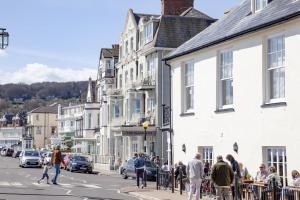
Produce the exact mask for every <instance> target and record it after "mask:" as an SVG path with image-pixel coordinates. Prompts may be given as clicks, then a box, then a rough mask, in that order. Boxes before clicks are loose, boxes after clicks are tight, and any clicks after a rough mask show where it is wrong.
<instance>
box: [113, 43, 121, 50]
mask: <svg viewBox="0 0 300 200" xmlns="http://www.w3.org/2000/svg"><path fill="white" fill-rule="evenodd" d="M112 48H113V49H119V48H120V45H118V44H113V45H112Z"/></svg>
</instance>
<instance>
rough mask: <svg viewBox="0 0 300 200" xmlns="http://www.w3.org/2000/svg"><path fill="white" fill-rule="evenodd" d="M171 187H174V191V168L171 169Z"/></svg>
mask: <svg viewBox="0 0 300 200" xmlns="http://www.w3.org/2000/svg"><path fill="white" fill-rule="evenodd" d="M171 182H172V183H171V187H172V193H174V192H175V191H174V168H173V167H172V169H171Z"/></svg>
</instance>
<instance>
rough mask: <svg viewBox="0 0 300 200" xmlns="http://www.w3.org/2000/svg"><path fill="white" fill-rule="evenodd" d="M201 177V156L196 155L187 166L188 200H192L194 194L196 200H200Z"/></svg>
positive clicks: (202, 172)
mask: <svg viewBox="0 0 300 200" xmlns="http://www.w3.org/2000/svg"><path fill="white" fill-rule="evenodd" d="M203 175H204V171H203V163H202V161H201V155H200V154H199V153H197V154H196V155H195V158H194V159H193V160H191V161H190V162H189V163H188V165H187V177H188V179H189V181H190V191H189V197H188V199H189V200H191V199H192V198H193V194H194V193H196V200H200V187H201V181H202V177H203Z"/></svg>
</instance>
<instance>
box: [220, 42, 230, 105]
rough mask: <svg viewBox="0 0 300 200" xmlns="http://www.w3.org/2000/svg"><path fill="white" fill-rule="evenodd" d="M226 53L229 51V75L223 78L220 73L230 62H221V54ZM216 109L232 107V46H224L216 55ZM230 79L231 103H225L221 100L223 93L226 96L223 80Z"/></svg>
mask: <svg viewBox="0 0 300 200" xmlns="http://www.w3.org/2000/svg"><path fill="white" fill-rule="evenodd" d="M226 53H231V58H232V60H231V76H229V77H226V78H223V77H222V75H223V72H222V71H223V70H224V69H223V68H224V67H226V65H227V67H228V65H230V64H228V63H227V64H225V65H224V66H223V64H222V56H223V54H226ZM217 59H218V60H217V98H218V99H217V109H218V110H219V109H231V108H234V88H233V82H234V76H233V71H234V51H233V49H232V48H226V49H223V50H220V51H219V52H218V56H217ZM230 80H231V84H232V99H231V101H232V103H231V104H225V103H224V102H223V99H224V95H225V96H226V91H223V82H224V81H230Z"/></svg>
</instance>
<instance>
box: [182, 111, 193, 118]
mask: <svg viewBox="0 0 300 200" xmlns="http://www.w3.org/2000/svg"><path fill="white" fill-rule="evenodd" d="M179 116H180V117H189V116H195V113H194V112H187V113H181V114H180V115H179Z"/></svg>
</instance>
